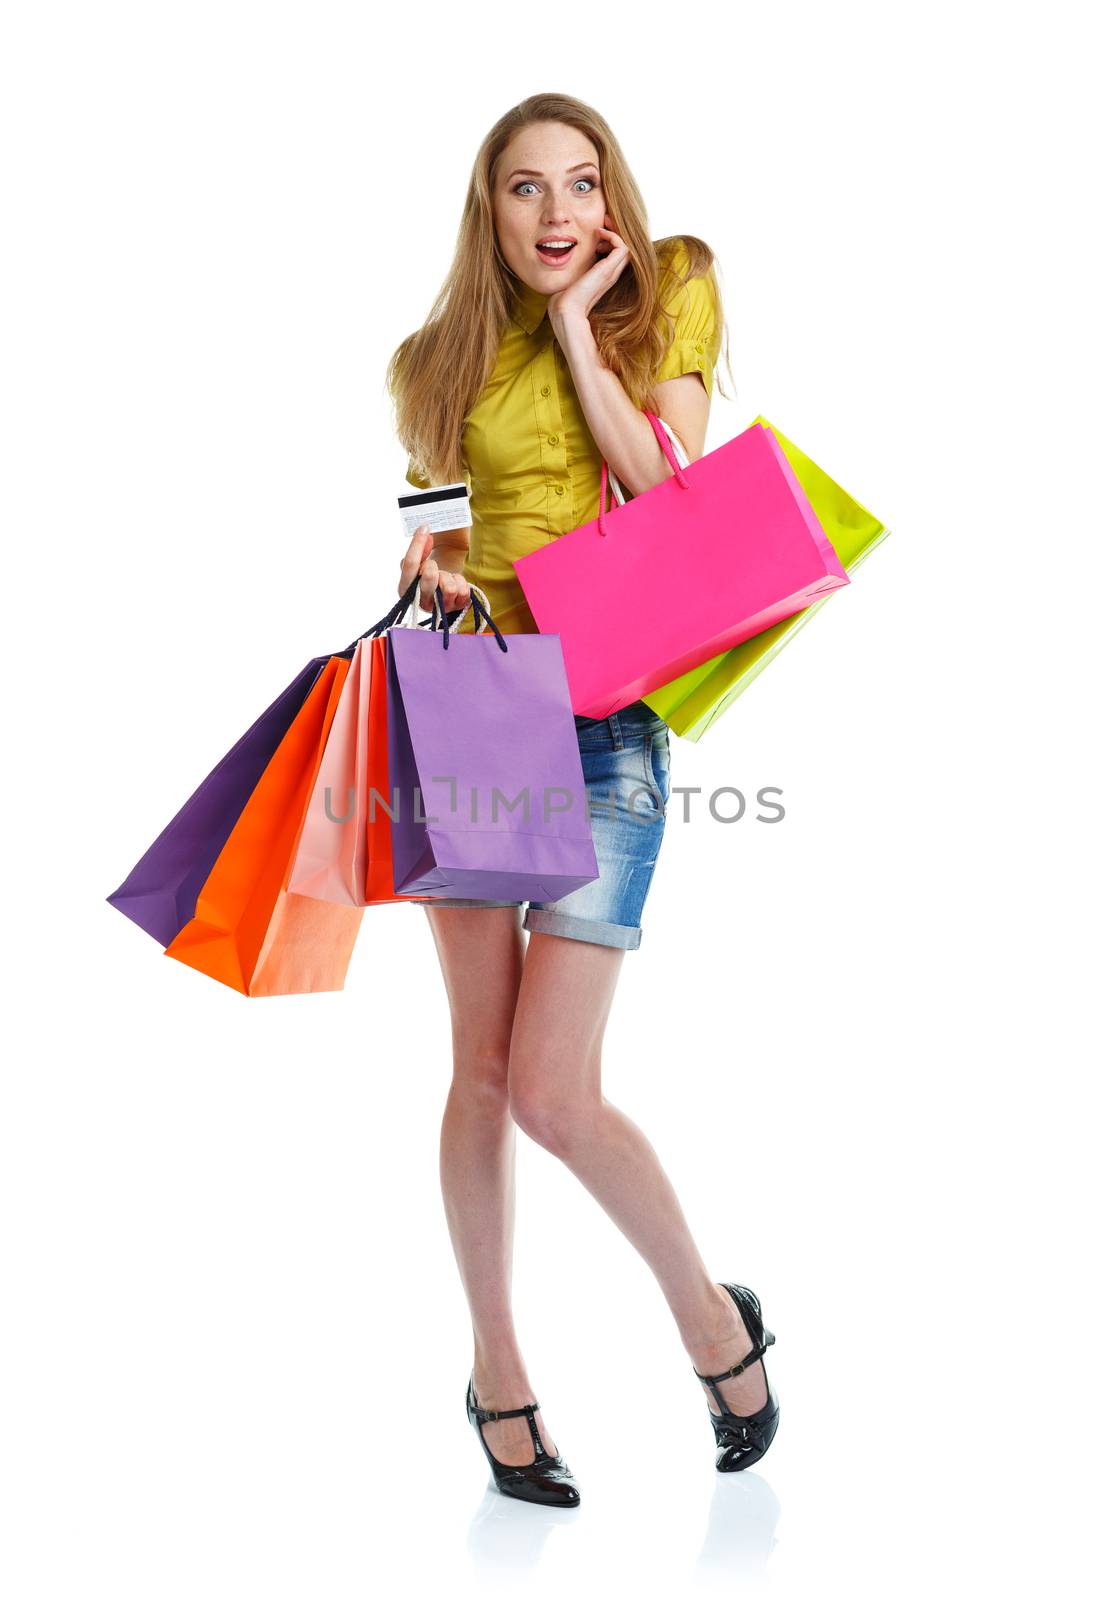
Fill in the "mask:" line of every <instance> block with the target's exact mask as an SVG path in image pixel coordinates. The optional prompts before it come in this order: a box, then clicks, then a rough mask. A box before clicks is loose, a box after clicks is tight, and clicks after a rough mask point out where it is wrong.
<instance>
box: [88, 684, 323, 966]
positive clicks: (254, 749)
mask: <svg viewBox="0 0 1101 1600" xmlns="http://www.w3.org/2000/svg"><path fill="white" fill-rule="evenodd" d="M329 659H330V658H329V656H316V657H315V658H314V660H312V661H311V662H310V663H309V664H308V665H307V666H305V667H303V669H302V671H301V672H300V673H299V674H298V676H297V678H295V680H294V682H293V683H290V684H288V685H287V687H286V688H285V689H284V690H283V693H282V694H281V695H280V696H279V698H278V699H277V700H275V701H273V702H272V704H271V705H270V706H269V707H268V709H267V710H266V711H265V712H263V713H262V715H261V716H259V717H258V718H257V719H256V721H255V722H254V723H253V724H252V727H251V728H249V730H248V732H247V733H243V734H242V735H241V737H240V739H238V741H237V743H236V744H235V745H234V746H233V748H232V750H229V751H227V753H226V754H225V755H224V756H223V757H222V759H221V761H219V763H218V765H217V766H216V767H215V768H214V770H213V772H211V773H210V774H209V776H208V777H206V778H204V779H203V781H202V783H201V784H200V785H199V787H198V788H197V789H196V790H195V793H194V794H193V795H192V796H191V798H190V799H189V800H188V801H187V802H186V804H185V805H184V807H183V809H182V810H181V811H178V812H177V814H176V815H175V816H174V817H173V818H172V821H171V822H170V823H169V824H168V826H167V827H166V828H165V829H164V830H163V831H162V832H161V833H160V834H158V836H157V838H156V839H154V841H153V843H152V844H151V845H150V846H149V849H148V850H147V851H146V852H145V854H144V855H143V856H142V858H141V860H140V861H139V862H138V863H137V865H136V866H135V867H134V868H133V869H132V870H131V871H130V873H129V875H128V876H127V877H126V879H125V880H124V881H123V882H122V883H121V884H120V885H119V887H118V888H117V889H116V890H115V891H114V893H113V894H109V895H108V896H107V901H108V903H109V904H110V905H113V906H114V907H115V908H116V909H117V910H119V911H121V912H122V914H123V916H124V917H129V918H130V920H131V922H136V923H137V925H138V927H139V928H143V929H144V930H145V932H146V933H148V934H151V935H152V937H153V938H154V939H156V940H157V942H158V944H162V945H168V944H170V943H171V942H172V940H173V939H174V938H175V937H176V935H177V934H178V933H179V931H180V929H181V928H182V927H183V926H184V924H185V923H186V922H190V921H191V919H192V917H193V916H194V915H195V906H196V902H197V900H198V897H199V891H200V889H201V888H202V886H203V884H204V883H205V882H206V879H207V877H208V875H209V873H210V870H211V868H212V867H213V865H214V863H215V861H216V860H217V859H218V856H219V855H220V854H221V851H222V846H223V845H224V844H225V842H226V840H227V839H228V838H229V836H230V834H231V832H232V831H233V827H234V824H235V823H236V822H237V819H238V817H239V816H240V815H241V813H242V811H243V810H244V809H245V804H246V802H247V801H248V799H249V796H250V795H251V794H252V791H253V790H254V789H255V787H256V785H257V783H258V782H259V781H260V777H261V775H262V773H263V772H264V769H265V768H266V767H267V765H268V762H269V761H270V760H271V758H272V756H273V755H274V754H275V751H276V749H277V748H278V746H279V744H280V742H281V741H282V739H283V736H284V735H285V734H286V732H287V730H288V729H289V728H290V725H291V723H292V722H293V721H294V719H295V717H297V715H298V713H299V712H300V711H301V709H302V707H303V705H304V704H305V702H306V696H307V695H308V694H309V692H310V689H311V688H312V687H313V685H314V684H315V683H316V681H317V677H318V674H319V673H320V671H321V669H322V667H324V665H325V664H326V662H327V661H328V660H329Z"/></svg>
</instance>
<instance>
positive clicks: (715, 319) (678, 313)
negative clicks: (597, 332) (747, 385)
mask: <svg viewBox="0 0 1101 1600" xmlns="http://www.w3.org/2000/svg"><path fill="white" fill-rule="evenodd" d="M685 259H686V258H685V257H684V256H680V257H679V258H678V260H677V267H678V268H679V269H680V270H682V271H683V264H684V261H685ZM667 309H668V311H669V312H670V314H671V315H672V317H673V319H674V327H673V341H672V343H671V345H670V346H669V349H668V350H667V351H666V353H665V355H664V357H663V359H662V362H661V365H660V366H659V367H658V370H657V372H656V373H655V375H654V382H655V383H664V382H665V381H666V379H668V378H679V377H681V376H682V375H683V374H684V373H686V372H698V373H699V375H700V377H701V378H702V379H703V383H704V388H705V389H706V390H707V393H708V395H710V394H711V391H712V387H713V385H714V381H715V364H716V362H717V361H718V359H719V346H720V344H721V342H722V330H721V328H720V327H719V314H718V295H717V293H716V288H715V269H714V267H711V268H709V269H708V271H707V272H706V273H704V274H702V275H701V276H700V277H698V278H689V280H688V282H687V283H685V284H682V285H678V286H677V288H676V290H675V293H674V294H673V295H672V296H671V297H670V300H669V302H668V307H667Z"/></svg>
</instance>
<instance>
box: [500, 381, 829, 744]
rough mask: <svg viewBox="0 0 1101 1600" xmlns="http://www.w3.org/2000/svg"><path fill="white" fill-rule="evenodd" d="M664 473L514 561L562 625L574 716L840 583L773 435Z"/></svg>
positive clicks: (552, 621)
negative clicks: (660, 478) (645, 487)
mask: <svg viewBox="0 0 1101 1600" xmlns="http://www.w3.org/2000/svg"><path fill="white" fill-rule="evenodd" d="M646 416H647V417H648V418H649V421H650V424H651V426H652V427H653V429H654V432H655V433H656V435H657V437H658V441H659V443H660V444H661V447H662V449H663V450H664V452H665V454H666V457H667V458H668V460H669V464H670V466H671V467H672V468H673V476H672V477H670V478H666V479H665V480H664V481H663V482H661V483H659V484H656V485H655V486H654V487H653V488H652V489H648V490H646V491H645V493H643V494H640V495H638V496H637V497H636V498H635V499H634V500H628V501H627V502H626V503H625V504H623V505H621V506H617V507H616V508H615V509H614V511H613V512H611V513H610V514H609V513H606V512H605V509H604V500H605V495H606V482H607V465H608V464H607V462H605V463H604V465H603V468H602V471H601V490H600V514H599V515H598V517H597V518H596V520H595V521H593V522H587V523H584V524H583V525H582V526H581V527H579V528H575V529H574V530H573V532H572V533H567V534H565V535H563V537H561V538H559V539H555V540H554V541H553V542H552V543H551V544H548V545H544V546H542V547H541V548H540V549H538V550H533V551H532V552H531V553H530V554H529V555H526V556H522V557H521V558H520V559H519V560H518V561H517V562H515V564H514V565H515V569H516V576H517V577H518V579H519V580H520V586H521V588H522V589H523V591H524V595H525V597H526V599H527V602H528V605H529V606H530V608H531V612H532V615H533V616H534V618H535V621H536V623H537V624H538V627H539V631H540V633H557V634H559V635H560V636H561V640H562V654H563V658H564V661H565V665H566V676H567V679H568V682H569V688H570V700H571V703H572V706H573V710H574V712H575V713H576V714H578V715H580V716H587V717H607V716H610V715H611V713H612V712H613V711H618V710H619V709H620V707H621V706H625V705H629V704H630V703H631V702H632V701H634V700H639V699H641V698H642V696H643V695H645V694H649V693H650V692H651V691H652V690H654V689H657V688H659V687H660V686H661V685H662V684H665V683H668V682H670V680H671V679H673V678H676V677H679V676H680V675H681V673H684V672H689V671H690V670H691V669H692V668H693V667H697V666H699V664H700V663H701V662H703V661H709V660H710V659H711V658H712V657H713V656H716V655H718V654H720V652H721V651H724V650H730V649H732V648H733V647H734V646H735V645H736V644H740V643H741V642H742V641H743V640H745V639H751V638H753V636H754V635H755V634H758V633H763V632H764V630H765V629H766V628H770V627H772V626H773V624H774V623H777V622H781V621H783V619H784V618H785V617H790V616H793V615H794V614H795V613H796V612H797V611H802V610H804V608H805V607H807V606H809V605H812V604H813V603H814V602H815V601H816V600H820V599H822V598H823V597H824V596H825V595H827V594H832V592H833V591H834V590H835V589H839V588H841V587H842V586H843V585H845V584H846V583H848V581H849V579H848V576H847V574H846V572H845V568H844V567H843V566H842V564H841V562H840V561H839V560H838V558H837V554H836V552H835V551H834V548H833V546H832V545H831V544H830V541H829V539H828V538H827V537H826V534H825V532H824V530H823V528H822V525H821V523H820V522H819V520H818V517H817V516H816V514H815V512H814V510H813V508H812V507H811V504H810V501H809V500H808V499H807V496H806V494H805V493H804V491H803V489H802V486H801V485H800V483H799V480H798V478H797V477H796V476H795V473H794V472H793V471H792V468H791V466H790V464H789V462H788V461H787V458H786V457H785V455H784V453H783V451H782V450H781V449H780V447H779V445H778V444H777V442H776V440H775V439H774V437H773V436H772V434H771V432H770V431H769V430H768V429H766V428H764V427H762V426H761V425H760V424H754V426H753V427H751V428H748V429H747V430H746V431H745V432H744V433H740V434H738V435H737V437H735V438H733V439H730V440H729V441H728V442H727V443H726V444H724V445H720V446H719V448H718V449H717V450H712V451H710V452H709V453H708V454H707V455H705V456H701V457H700V459H699V460H698V461H693V462H691V463H689V465H688V466H686V467H681V466H680V464H679V463H678V461H677V459H676V457H675V456H674V454H673V451H672V448H671V446H670V443H669V438H668V435H667V434H666V432H665V429H664V427H663V426H662V424H661V421H660V419H659V418H658V417H655V416H654V415H653V414H652V413H651V412H649V411H648V412H647V413H646Z"/></svg>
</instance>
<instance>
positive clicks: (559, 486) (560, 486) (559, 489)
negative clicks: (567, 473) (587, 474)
mask: <svg viewBox="0 0 1101 1600" xmlns="http://www.w3.org/2000/svg"><path fill="white" fill-rule="evenodd" d="M554 492H555V494H565V492H566V485H565V484H564V483H556V484H555V486H554Z"/></svg>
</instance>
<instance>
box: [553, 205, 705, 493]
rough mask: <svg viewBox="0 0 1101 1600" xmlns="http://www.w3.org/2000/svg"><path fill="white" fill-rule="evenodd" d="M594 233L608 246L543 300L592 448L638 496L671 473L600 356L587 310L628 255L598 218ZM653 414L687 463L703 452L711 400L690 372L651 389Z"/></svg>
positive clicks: (608, 221) (651, 432)
mask: <svg viewBox="0 0 1101 1600" xmlns="http://www.w3.org/2000/svg"><path fill="white" fill-rule="evenodd" d="M605 223H606V226H605V227H604V228H603V229H602V230H601V232H603V233H605V234H606V235H607V238H608V242H609V244H610V246H611V248H610V249H609V251H608V253H607V254H606V255H604V256H602V257H600V258H599V259H598V260H597V262H596V263H595V265H594V266H592V267H590V268H589V270H588V272H586V273H585V274H584V275H583V277H581V278H579V279H578V281H577V282H576V283H574V284H571V285H570V287H569V288H568V289H564V290H562V291H561V293H559V294H555V295H551V297H550V299H549V300H548V302H547V314H548V316H549V317H550V320H551V326H552V327H553V329H554V336H555V338H556V339H557V340H558V344H559V347H560V349H561V351H562V354H563V355H564V356H565V358H566V361H567V363H568V364H569V368H570V375H571V377H572V378H573V382H574V388H575V389H576V390H577V397H578V399H579V400H580V402H581V409H582V410H583V411H584V413H585V420H586V422H587V423H588V424H589V431H590V432H591V433H592V436H593V439H594V440H595V441H596V446H597V449H598V450H599V451H600V453H601V455H602V456H603V457H604V459H605V460H606V461H607V463H608V465H609V466H610V467H611V469H612V471H613V472H614V473H615V475H616V477H617V478H618V479H619V481H620V483H622V484H625V485H626V486H627V488H628V489H629V490H630V491H631V493H632V494H642V493H643V492H644V491H645V490H646V489H652V488H653V486H654V485H655V484H657V483H662V482H663V481H664V480H665V479H666V478H668V477H669V476H670V475H671V474H672V470H673V469H672V468H671V467H670V465H669V462H668V461H667V459H666V456H665V452H664V450H663V449H662V448H661V445H660V444H659V443H658V441H657V439H656V438H655V436H654V430H653V428H651V426H650V424H649V422H648V421H647V419H646V418H645V417H644V416H643V414H642V412H641V411H639V409H638V408H637V406H636V405H635V404H634V402H633V401H632V400H631V397H630V395H629V394H628V393H627V391H626V389H624V387H623V385H622V384H621V383H620V381H619V379H618V378H617V377H616V375H615V373H614V372H612V371H611V370H610V368H608V367H606V366H605V365H604V363H603V362H602V361H601V359H600V353H599V351H598V350H597V346H596V339H595V338H594V337H593V330H592V327H591V326H590V323H589V312H590V311H591V310H592V308H593V306H594V305H595V304H596V303H597V301H598V300H599V299H600V298H601V296H602V295H604V294H606V293H607V291H608V289H609V287H610V286H611V285H612V284H613V283H614V282H615V281H616V279H617V278H618V277H619V275H620V273H621V272H622V271H623V268H624V267H625V266H626V264H627V261H628V258H629V255H630V252H629V251H628V249H627V246H626V245H625V244H624V242H623V240H622V239H621V238H620V236H619V234H617V233H616V232H615V231H614V230H613V228H612V226H611V218H610V217H607V216H606V217H605ZM655 394H656V398H657V399H658V403H659V405H660V407H661V413H660V414H661V416H662V417H663V418H664V419H665V421H666V422H668V424H669V426H670V427H671V428H672V429H673V431H674V433H676V434H677V435H678V436H679V438H680V439H682V440H683V442H684V446H685V449H686V450H687V451H688V455H689V458H690V459H691V460H693V461H695V460H697V459H698V458H699V457H700V456H701V455H702V454H703V446H704V438H705V435H706V433H707V418H708V413H709V411H710V409H711V397H710V395H709V394H708V392H707V389H706V386H705V384H704V382H703V379H702V377H701V376H700V374H699V373H697V372H686V373H683V374H681V375H680V376H679V377H676V378H669V379H667V380H666V381H665V382H664V383H659V384H656V385H655Z"/></svg>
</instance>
